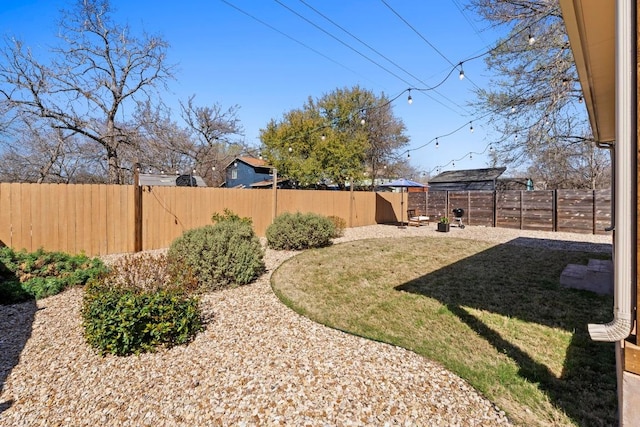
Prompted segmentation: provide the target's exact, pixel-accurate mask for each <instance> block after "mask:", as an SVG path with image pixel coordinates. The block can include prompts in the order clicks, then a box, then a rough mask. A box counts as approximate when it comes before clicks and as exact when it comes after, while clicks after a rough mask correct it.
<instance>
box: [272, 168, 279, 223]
mask: <svg viewBox="0 0 640 427" xmlns="http://www.w3.org/2000/svg"><path fill="white" fill-rule="evenodd" d="M272 192H273V199H272V203H271V204H272V207H271V209H272V211H271V214H272V215H271V223H272V224H273V222H274V221H275V220H276V216H277V215H278V169H276V168H273V186H272Z"/></svg>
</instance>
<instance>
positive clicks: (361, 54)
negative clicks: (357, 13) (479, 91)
mask: <svg viewBox="0 0 640 427" xmlns="http://www.w3.org/2000/svg"><path fill="white" fill-rule="evenodd" d="M223 1H224V0H223ZM275 2H276V3H278V4H279V5H280V6H282V7H284V8H285V9H287V10H288V11H289V12H291V13H293V14H294V15H296V16H297V17H299V18H300V19H302V20H303V21H306V22H308V23H309V24H310V25H313V26H314V27H316V28H317V29H318V30H320V31H322V32H323V33H325V34H326V35H328V36H329V37H331V38H332V39H334V40H335V41H337V42H338V43H340V44H341V45H343V46H344V47H346V48H348V49H350V50H352V51H353V52H355V53H357V54H358V55H360V56H361V57H363V58H364V59H366V60H367V61H369V62H371V63H372V64H374V65H376V66H377V67H378V68H381V69H383V70H384V71H386V72H387V73H389V74H391V75H392V76H394V77H395V78H397V79H398V80H400V81H402V82H404V83H406V84H408V85H411V83H409V82H408V81H407V80H405V79H404V78H402V77H400V76H399V75H397V74H396V73H394V72H393V71H391V70H389V69H388V68H386V67H385V66H384V65H381V64H380V63H378V62H376V61H374V60H373V59H371V58H369V57H368V56H367V55H365V54H364V53H362V52H360V51H359V50H358V49H356V48H354V47H353V46H350V45H349V44H348V43H345V42H344V41H342V40H340V39H339V38H338V37H336V36H334V35H333V34H331V33H330V32H328V31H327V30H325V29H324V28H322V27H320V26H319V25H317V24H316V23H314V22H312V21H310V20H309V19H307V18H306V17H304V16H302V15H301V14H300V13H298V12H296V11H295V10H293V9H291V8H290V7H289V6H287V5H286V4H284V3H282V2H281V1H280V0H275Z"/></svg>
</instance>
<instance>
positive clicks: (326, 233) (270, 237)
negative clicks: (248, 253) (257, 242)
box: [266, 212, 336, 250]
mask: <svg viewBox="0 0 640 427" xmlns="http://www.w3.org/2000/svg"><path fill="white" fill-rule="evenodd" d="M266 235H267V243H268V245H269V247H270V248H273V249H278V250H300V249H308V248H320V247H323V246H328V245H330V244H331V238H332V237H334V236H335V235H336V226H335V224H334V223H333V221H331V220H330V219H329V218H327V217H324V216H321V215H317V214H314V213H306V214H303V213H300V212H297V213H295V214H292V213H288V212H287V213H283V214H281V215H278V216H277V217H276V219H275V220H274V221H273V223H272V224H271V225H270V226H269V227H268V228H267V231H266Z"/></svg>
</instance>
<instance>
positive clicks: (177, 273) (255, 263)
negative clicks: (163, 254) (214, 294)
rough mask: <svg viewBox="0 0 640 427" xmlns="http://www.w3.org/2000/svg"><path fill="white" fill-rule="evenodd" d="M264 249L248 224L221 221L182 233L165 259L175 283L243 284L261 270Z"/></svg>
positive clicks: (216, 286)
mask: <svg viewBox="0 0 640 427" xmlns="http://www.w3.org/2000/svg"><path fill="white" fill-rule="evenodd" d="M263 258H264V251H263V250H262V246H261V245H260V240H258V237H257V236H256V235H255V232H254V231H253V228H252V227H251V223H250V222H247V221H241V220H238V221H236V220H223V221H220V222H218V223H217V224H215V225H207V226H204V227H200V228H196V229H193V230H189V231H187V232H185V233H184V234H183V235H182V236H180V237H178V238H177V239H176V240H174V241H173V243H171V247H170V248H169V252H168V260H169V267H170V271H171V274H173V275H174V277H175V279H176V280H177V281H178V282H182V281H186V282H192V281H194V280H195V281H196V282H197V283H198V287H199V288H200V289H202V290H216V289H223V288H227V287H230V286H235V285H246V284H247V283H251V282H252V281H254V280H255V279H257V278H258V277H259V276H260V275H261V274H262V273H263V272H264V271H265V265H264V260H263Z"/></svg>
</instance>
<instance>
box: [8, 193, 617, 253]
mask: <svg viewBox="0 0 640 427" xmlns="http://www.w3.org/2000/svg"><path fill="white" fill-rule="evenodd" d="M136 188H138V189H139V191H137V192H136ZM401 200H403V198H402V196H401V195H400V193H388V192H385V193H372V192H359V191H357V192H346V191H315V190H247V189H223V188H200V187H146V186H143V187H135V186H131V185H102V184H100V185H97V184H96V185H89V184H78V185H67V184H9V183H0V245H2V244H4V245H7V246H11V247H13V248H15V249H26V250H28V251H33V250H36V249H38V248H44V249H46V250H56V251H64V252H68V253H80V252H84V253H86V254H87V255H90V256H94V255H106V254H112V253H122V252H134V251H136V250H150V249H159V248H166V247H168V246H169V245H170V244H171V242H172V241H173V240H174V239H175V238H176V237H178V236H180V235H181V234H182V233H184V232H185V231H186V230H189V229H192V228H195V227H199V226H203V225H206V224H211V216H212V215H213V213H215V212H218V213H222V212H223V211H224V209H229V210H230V211H232V212H234V213H236V214H238V215H240V216H241V217H250V218H252V220H253V226H254V229H255V231H256V234H258V235H259V236H264V234H265V231H266V229H267V227H268V226H269V224H271V222H272V221H273V215H274V213H275V214H281V213H283V212H315V213H318V214H321V215H326V216H337V217H340V218H342V219H344V221H345V223H346V224H347V226H348V227H360V226H365V225H373V224H382V223H396V222H398V221H400V218H401V217H402V218H405V219H406V212H404V213H402V210H404V209H410V208H414V209H417V210H418V211H421V212H426V213H427V214H428V215H430V216H431V217H432V218H435V217H438V216H442V215H445V214H447V216H452V214H451V210H452V209H454V208H457V207H462V208H463V209H464V210H465V216H464V218H463V220H464V222H465V223H466V224H469V225H484V226H489V227H493V226H495V227H509V228H520V229H535V230H548V231H573V232H580V233H604V232H605V231H604V229H605V228H606V227H608V226H609V224H610V223H611V207H610V206H611V197H610V192H609V190H597V191H581V190H556V191H506V192H497V193H495V192H480V191H475V192H467V191H465V192H453V191H451V192H427V193H409V194H408V196H407V197H406V199H405V201H404V203H402V202H401Z"/></svg>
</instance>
